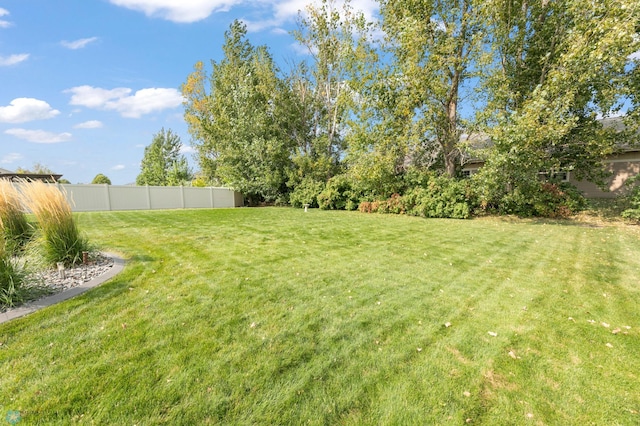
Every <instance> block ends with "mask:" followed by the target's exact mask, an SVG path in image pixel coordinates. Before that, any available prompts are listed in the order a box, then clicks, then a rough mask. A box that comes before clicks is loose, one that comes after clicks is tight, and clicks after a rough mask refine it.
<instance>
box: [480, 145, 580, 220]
mask: <svg viewBox="0 0 640 426" xmlns="http://www.w3.org/2000/svg"><path fill="white" fill-rule="evenodd" d="M513 160H514V158H513V157H509V156H502V157H498V156H494V157H492V158H491V159H490V161H489V162H488V163H487V164H486V165H485V166H484V167H483V168H481V169H480V171H479V172H478V173H477V174H475V175H473V177H472V179H471V182H472V184H473V187H474V189H475V193H476V194H477V197H478V200H479V201H478V203H479V210H480V211H481V212H486V213H498V214H513V215H518V216H523V217H528V216H542V217H552V218H566V217H569V216H571V215H573V214H575V213H577V212H579V211H581V210H583V209H584V208H585V207H586V205H587V203H586V200H585V198H584V197H583V196H582V194H581V193H580V192H579V191H578V190H577V189H576V188H575V187H574V186H572V185H571V184H569V183H563V182H553V181H544V180H542V178H541V176H540V173H539V170H540V168H539V167H536V165H535V163H533V164H531V163H530V164H529V167H526V165H525V163H524V162H521V161H513Z"/></svg>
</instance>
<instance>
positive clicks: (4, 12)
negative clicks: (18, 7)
mask: <svg viewBox="0 0 640 426" xmlns="http://www.w3.org/2000/svg"><path fill="white" fill-rule="evenodd" d="M8 14H9V11H8V10H7V9H3V8H1V7H0V16H6V15H8ZM12 25H13V24H12V23H11V22H9V21H5V20H4V19H0V28H9V27H10V26H12Z"/></svg>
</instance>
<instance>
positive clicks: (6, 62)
mask: <svg viewBox="0 0 640 426" xmlns="http://www.w3.org/2000/svg"><path fill="white" fill-rule="evenodd" d="M27 59H29V54H28V53H20V54H16V55H9V56H0V67H8V66H11V65H15V64H19V63H20V62H24V61H26V60H27Z"/></svg>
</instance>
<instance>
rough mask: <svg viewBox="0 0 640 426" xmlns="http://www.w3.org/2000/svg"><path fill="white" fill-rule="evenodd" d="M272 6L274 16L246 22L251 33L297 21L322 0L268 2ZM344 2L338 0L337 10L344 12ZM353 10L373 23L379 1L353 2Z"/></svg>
mask: <svg viewBox="0 0 640 426" xmlns="http://www.w3.org/2000/svg"><path fill="white" fill-rule="evenodd" d="M267 3H270V4H271V9H272V15H271V16H270V17H267V18H265V19H263V20H259V21H245V22H246V24H247V29H248V30H249V31H261V30H263V29H265V28H273V27H276V28H277V27H279V26H281V25H283V24H285V23H287V22H292V21H295V20H296V19H297V18H298V15H299V14H300V13H302V14H303V15H306V12H307V6H310V5H311V6H320V4H321V2H320V0H276V1H270V2H267ZM343 4H344V2H343V1H340V0H337V1H336V2H335V9H336V10H338V11H341V10H342V6H343ZM351 9H353V11H354V12H362V14H363V15H364V17H365V18H366V19H367V20H368V21H370V22H373V21H374V20H375V17H376V16H377V14H378V10H379V6H378V2H377V0H352V1H351Z"/></svg>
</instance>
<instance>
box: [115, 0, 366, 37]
mask: <svg viewBox="0 0 640 426" xmlns="http://www.w3.org/2000/svg"><path fill="white" fill-rule="evenodd" d="M109 1H110V2H111V3H112V4H114V5H116V6H121V7H125V8H127V9H132V10H137V11H139V12H143V13H144V14H145V15H147V16H149V17H154V18H155V17H158V18H162V19H166V20H169V21H174V22H183V23H188V22H196V21H201V20H203V19H206V18H207V17H209V16H210V15H211V14H212V13H215V12H226V11H228V10H230V9H231V8H232V7H233V6H240V5H247V6H253V7H254V8H256V4H257V5H258V6H262V8H266V9H268V10H269V9H270V12H269V15H270V16H265V17H264V19H259V20H253V21H246V20H245V22H246V24H247V28H249V30H250V31H261V30H263V29H265V28H274V27H278V26H279V25H282V24H283V23H285V22H288V21H292V20H295V18H296V17H297V16H298V11H302V12H304V11H305V9H306V6H307V5H308V4H309V3H315V4H316V5H317V4H319V3H320V1H319V0H311V1H310V0H190V1H180V0H109ZM336 3H337V7H341V4H342V1H340V0H337V1H336ZM351 6H352V8H353V9H354V10H356V11H362V12H363V13H364V16H365V17H366V18H367V19H368V20H370V21H373V18H374V17H375V16H376V14H377V11H378V2H377V0H352V1H351Z"/></svg>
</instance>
